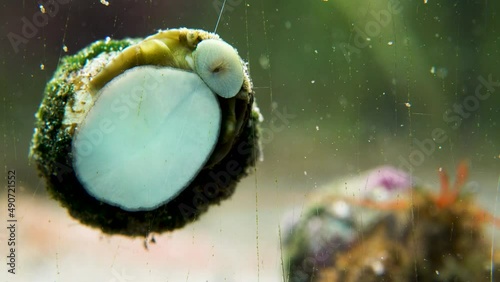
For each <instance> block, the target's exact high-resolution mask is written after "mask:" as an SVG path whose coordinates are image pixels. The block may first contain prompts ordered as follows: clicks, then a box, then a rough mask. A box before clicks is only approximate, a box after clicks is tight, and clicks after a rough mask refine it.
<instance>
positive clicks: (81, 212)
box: [30, 29, 261, 236]
mask: <svg viewBox="0 0 500 282" xmlns="http://www.w3.org/2000/svg"><path fill="white" fill-rule="evenodd" d="M171 31H172V33H169V34H170V35H172V34H173V35H175V36H179V42H181V43H177V42H176V44H181V45H182V42H183V40H185V38H184V39H183V37H182V36H185V37H189V36H191V37H192V36H193V34H194V35H202V36H200V38H201V39H200V38H198V39H196V38H194V39H195V40H194V41H193V42H195V43H193V45H192V47H189V46H188V48H187V49H186V50H188V51H184V52H189V50H191V52H192V51H193V50H195V48H196V44H197V43H198V42H200V41H202V40H203V38H205V37H207V38H208V37H210V38H215V39H216V40H220V39H218V36H216V35H213V34H210V33H206V32H204V31H200V30H188V29H179V30H171ZM162 32H163V33H165V32H168V30H167V31H162ZM160 33H161V32H160ZM160 33H159V34H160ZM155 36H156V37H157V36H158V35H154V36H152V37H155ZM175 36H174V38H175ZM204 36H205V37H204ZM146 39H147V38H146ZM146 39H145V40H137V39H127V40H120V41H115V40H106V41H97V42H95V43H93V44H91V45H90V46H88V47H86V48H84V49H83V50H81V51H80V52H78V53H77V54H75V55H73V56H68V57H65V58H63V59H62V62H61V64H60V66H59V67H58V69H57V70H56V72H55V74H54V77H53V79H52V80H51V81H50V82H49V83H48V84H47V86H46V89H45V96H44V99H43V101H42V103H41V105H40V108H39V110H38V112H37V114H36V118H37V122H36V127H35V132H34V136H33V141H32V146H31V151H30V156H31V158H32V159H33V160H34V161H35V162H36V164H37V167H38V169H39V172H40V174H41V176H43V177H44V178H45V179H46V181H47V189H48V191H49V192H50V194H51V195H52V197H53V198H55V199H56V200H58V201H60V202H61V204H62V205H63V206H65V207H66V208H67V209H68V211H69V213H70V214H71V215H72V216H73V217H74V218H76V219H78V220H79V221H81V222H82V223H84V224H87V225H90V226H93V227H97V228H100V229H101V230H102V231H103V232H104V233H109V234H124V235H128V236H147V235H148V234H149V233H152V232H163V231H168V230H173V229H176V228H180V227H182V226H184V225H185V224H186V223H188V222H191V221H193V220H196V219H197V218H198V217H199V216H200V214H202V213H203V212H205V211H207V209H208V207H209V206H210V205H212V204H217V203H219V202H220V201H221V200H223V199H227V198H228V197H230V196H231V195H232V193H233V192H234V190H235V187H236V184H237V182H238V181H239V180H240V179H241V178H242V177H244V176H245V175H247V173H248V172H249V171H250V170H249V168H250V167H252V166H253V165H254V164H255V161H256V158H257V157H258V155H259V152H260V149H259V142H258V135H259V133H258V123H259V121H260V120H261V116H260V113H259V111H258V108H257V107H256V104H255V102H254V95H253V91H252V88H251V81H250V78H249V76H248V73H247V70H246V65H245V64H242V66H243V68H244V82H243V84H242V86H241V90H240V91H239V94H238V95H236V97H233V98H230V99H226V98H223V97H220V96H216V100H217V101H218V103H219V105H220V110H221V119H222V121H221V124H220V127H221V130H220V136H219V137H218V141H217V144H215V148H213V150H212V154H211V155H210V156H208V157H207V161H206V163H205V164H204V165H203V166H202V167H200V168H199V172H197V174H196V175H195V177H194V178H193V179H191V180H190V181H189V183H187V184H188V185H187V187H184V188H183V189H182V190H181V191H179V193H178V194H177V195H176V196H175V197H174V198H172V199H168V200H167V201H166V202H164V203H161V204H160V205H158V206H152V207H150V208H148V209H141V208H140V207H139V208H136V209H130V210H127V209H123V208H120V206H117V205H114V204H110V203H109V202H106V201H103V200H98V199H96V198H95V197H93V196H92V195H91V194H90V193H89V192H88V191H87V189H86V188H85V187H84V185H82V181H81V179H79V178H78V175H77V173H75V167H74V166H75V158H76V157H77V156H75V151H74V144H73V142H74V140H75V135H76V134H78V130H79V126H80V125H81V124H82V122H83V121H84V120H85V118H86V116H87V114H88V113H89V111H90V110H91V109H92V107H93V106H94V103H95V100H96V99H99V98H98V97H99V95H100V93H104V92H103V91H104V90H102V91H101V89H98V90H97V91H95V92H93V90H92V89H91V87H90V84H91V81H92V79H93V78H95V77H96V76H97V75H99V74H101V73H103V72H102V71H103V69H105V68H107V67H108V66H109V65H110V64H113V63H115V64H116V59H117V58H119V56H120V54H123V52H124V50H127V48H128V49H130V48H135V47H136V46H139V45H140V44H141V42H144V41H146ZM169 40H170V41H168V42H167V43H168V44H170V42H171V40H172V39H171V38H169ZM169 46H170V47H171V49H173V48H174V47H176V46H177V45H169ZM189 48H191V49H189ZM156 66H157V67H169V68H171V67H177V68H178V67H179V66H175V65H174V66H171V65H169V64H168V63H167V64H160V65H156ZM133 67H135V66H132V67H130V68H126V69H122V70H121V71H120V72H119V73H118V74H114V75H115V76H116V77H118V76H120V75H122V73H123V72H124V71H126V70H127V69H131V68H133ZM181 70H182V71H191V72H192V71H193V70H191V69H189V64H188V63H186V64H184V65H183V67H182V68H181ZM112 80H113V78H112V77H111V78H110V79H108V81H112ZM108 81H107V82H106V83H108ZM106 83H104V85H103V86H105V85H106ZM101 88H102V87H101ZM214 95H215V94H214ZM242 97H244V99H242ZM194 114H196V113H194ZM117 145H118V144H117ZM179 154H182V152H181V151H179ZM137 177H141V175H139V174H138V175H137ZM166 185H168V181H167V184H166Z"/></svg>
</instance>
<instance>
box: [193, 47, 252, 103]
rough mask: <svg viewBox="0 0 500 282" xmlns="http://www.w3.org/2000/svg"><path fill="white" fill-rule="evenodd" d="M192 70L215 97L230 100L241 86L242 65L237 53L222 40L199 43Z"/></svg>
mask: <svg viewBox="0 0 500 282" xmlns="http://www.w3.org/2000/svg"><path fill="white" fill-rule="evenodd" d="M193 60H194V69H195V71H196V73H198V75H199V76H200V77H201V79H203V81H204V82H205V83H206V84H207V85H208V87H210V89H212V91H214V92H215V93H216V94H217V95H219V96H221V97H224V98H232V97H234V96H236V94H238V92H239V91H240V89H241V86H242V85H243V76H244V75H243V65H242V61H241V59H240V56H239V55H238V52H237V51H236V50H235V49H234V48H233V47H231V45H229V44H227V43H226V42H224V41H222V40H217V39H206V40H203V41H201V42H200V43H199V44H198V46H197V47H196V50H195V51H194V52H193Z"/></svg>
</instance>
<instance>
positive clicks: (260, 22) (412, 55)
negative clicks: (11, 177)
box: [0, 0, 500, 271]
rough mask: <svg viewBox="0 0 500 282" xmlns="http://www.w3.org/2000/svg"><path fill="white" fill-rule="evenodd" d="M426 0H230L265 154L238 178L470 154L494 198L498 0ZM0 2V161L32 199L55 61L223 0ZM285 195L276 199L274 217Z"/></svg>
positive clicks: (201, 14)
mask: <svg viewBox="0 0 500 282" xmlns="http://www.w3.org/2000/svg"><path fill="white" fill-rule="evenodd" d="M68 2H69V3H68ZM424 2H426V1H423V0H420V1H409V0H400V1H385V0H384V1H379V0H377V1H360V0H354V1H347V0H342V1H331V0H330V1H326V0H325V1H321V0H317V1H236V0H235V1H228V3H227V4H226V7H225V11H224V14H223V16H222V18H221V21H220V24H219V26H218V30H217V33H218V34H219V35H220V36H221V37H222V38H223V39H224V40H225V41H227V42H228V43H230V44H231V45H233V46H234V47H235V48H237V49H238V51H239V53H240V55H241V56H242V57H243V58H244V59H245V60H248V62H249V65H250V74H251V77H252V79H253V83H254V87H255V90H256V97H257V102H258V105H259V107H260V109H261V112H262V114H263V115H264V118H265V120H264V123H263V128H264V136H263V140H262V142H263V145H264V161H263V162H261V163H259V165H258V167H257V173H256V174H255V175H254V176H252V177H251V178H249V179H247V180H246V182H244V184H243V187H248V188H250V189H251V188H252V187H254V186H256V188H255V190H256V191H259V193H261V194H259V195H261V196H263V195H264V196H265V195H266V193H269V194H270V195H278V194H287V195H291V194H293V195H304V196H305V195H306V194H307V193H308V191H310V190H311V189H314V187H318V186H321V185H323V184H325V183H327V182H329V181H331V180H334V179H336V178H338V177H340V176H342V175H351V174H356V173H359V172H360V171H363V170H366V169H369V168H372V167H374V166H377V165H381V164H389V165H393V166H396V167H400V168H402V169H404V170H407V171H408V170H411V171H412V172H413V175H414V176H415V177H416V178H419V179H422V180H423V181H425V182H428V183H431V184H433V186H435V187H437V186H438V184H437V182H438V179H437V173H436V171H437V169H438V168H439V167H445V168H447V169H448V170H449V171H454V169H455V167H456V165H457V164H458V162H459V161H460V160H463V159H466V160H468V161H469V163H470V167H471V176H470V181H471V182H470V183H469V184H468V187H469V188H470V189H473V190H474V191H478V192H479V194H480V195H479V197H480V199H481V200H482V201H483V202H484V203H485V205H486V206H487V207H488V209H493V208H494V205H495V192H496V186H497V181H498V176H499V174H500V94H499V93H500V69H499V68H498V65H499V63H500V53H499V47H498V46H499V44H500V42H499V40H500V30H499V29H500V18H499V16H498V11H499V9H500V7H499V5H500V4H499V3H498V2H496V1H444V2H443V1H433V0H429V1H427V3H424ZM1 5H2V9H1V12H0V13H1V15H2V17H1V18H2V21H3V24H2V27H1V35H2V38H3V40H2V41H1V43H0V54H1V57H0V73H1V74H2V75H1V76H0V85H1V87H2V91H1V93H0V96H1V97H0V116H1V120H0V133H1V136H2V149H1V152H2V161H1V163H2V166H3V167H5V168H6V169H15V170H16V171H17V172H18V174H19V175H20V176H19V177H18V181H19V183H20V185H22V187H23V189H25V190H24V191H26V194H27V195H29V196H32V197H35V198H37V197H42V198H43V195H44V193H45V192H44V184H43V182H42V181H41V180H40V179H39V178H38V176H37V172H36V170H35V168H34V166H33V165H30V163H29V161H28V148H29V144H30V141H31V136H32V134H33V125H34V121H35V120H34V116H33V115H34V113H35V112H36V110H37V108H38V106H39V103H40V101H41V99H42V93H43V89H44V87H45V84H46V83H47V81H48V80H49V79H50V78H51V77H52V74H53V72H54V70H55V69H56V66H57V64H58V62H59V60H60V58H61V57H62V56H64V55H66V54H74V53H76V52H77V51H78V50H80V49H81V48H83V47H85V46H87V45H88V44H90V43H92V42H94V41H96V40H99V39H103V38H106V37H107V36H110V37H112V38H115V39H121V38H125V37H144V36H147V35H150V34H153V33H155V32H156V31H157V30H158V29H164V28H176V27H184V26H185V27H190V28H202V29H205V30H208V31H212V30H213V29H214V27H215V23H216V20H217V17H218V14H219V11H220V10H219V8H220V5H219V2H218V1H214V2H212V1H205V2H200V1H183V2H175V1H162V2H155V1H123V2H118V1H116V2H110V5H109V6H105V5H103V4H101V3H100V2H88V3H87V2H82V1H62V0H61V1H58V5H57V9H55V8H51V9H54V10H51V11H52V14H46V15H48V16H47V19H48V20H47V22H44V21H42V20H43V18H40V19H37V18H36V17H35V18H34V16H35V15H36V14H37V13H40V8H39V6H38V4H35V3H34V2H20V3H2V4H1ZM46 6H47V7H48V6H49V5H46ZM47 9H49V8H47ZM37 20H38V21H39V22H38V23H37V24H36V25H35V22H34V21H37ZM26 21H29V22H30V23H33V25H34V28H32V29H30V28H29V27H26ZM12 34H15V35H12ZM16 36H18V37H16ZM13 42H14V43H13ZM237 190H238V189H237ZM245 193H248V191H245ZM250 194H252V193H250ZM1 197H2V198H3V197H4V195H3V194H2V196H1ZM294 199H295V200H296V202H300V200H298V201H297V199H296V198H294ZM229 201H232V200H229ZM251 201H252V203H253V201H254V200H253V199H252V200H251ZM53 204H54V205H56V204H55V203H53ZM286 206H287V203H280V205H279V207H278V208H277V209H271V210H272V211H273V212H275V213H276V215H274V216H275V217H274V218H273V219H276V218H279V214H280V211H281V210H284V209H285V207H286ZM232 207H234V208H235V209H237V208H238V205H234V206H232ZM252 208H253V209H254V210H255V209H257V210H258V205H257V207H256V206H255V205H254V206H252ZM60 212H61V213H64V212H65V211H64V210H62V209H60ZM257 213H258V211H257ZM259 218H260V219H259V220H261V221H263V222H265V221H266V220H268V219H266V214H260V217H259ZM271 221H272V222H275V221H273V220H271ZM265 226H268V225H265ZM269 226H271V227H274V226H273V225H272V224H269ZM271 227H270V228H271ZM251 229H252V230H251V232H254V229H255V226H251ZM263 232H264V231H263ZM264 234H265V233H264ZM272 240H274V239H269V242H272ZM272 243H276V242H272ZM270 244H271V243H270ZM276 269H279V268H276ZM262 271H263V270H262Z"/></svg>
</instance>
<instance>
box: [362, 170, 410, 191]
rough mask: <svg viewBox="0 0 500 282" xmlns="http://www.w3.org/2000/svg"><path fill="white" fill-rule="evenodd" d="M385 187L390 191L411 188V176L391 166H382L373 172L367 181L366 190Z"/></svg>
mask: <svg viewBox="0 0 500 282" xmlns="http://www.w3.org/2000/svg"><path fill="white" fill-rule="evenodd" d="M376 187H383V188H385V189H387V190H389V191H394V190H402V189H407V188H410V187H411V180H410V175H409V174H407V173H406V172H404V171H402V170H399V169H396V168H394V167H391V166H382V167H379V168H376V169H374V170H372V171H371V172H370V173H369V175H368V178H367V180H366V188H368V189H372V188H376Z"/></svg>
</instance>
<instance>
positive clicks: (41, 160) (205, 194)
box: [30, 28, 262, 236]
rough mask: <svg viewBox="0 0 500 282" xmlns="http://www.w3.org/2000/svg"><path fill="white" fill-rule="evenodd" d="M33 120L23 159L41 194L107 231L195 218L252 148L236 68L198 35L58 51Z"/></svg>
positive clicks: (216, 41) (245, 167)
mask: <svg viewBox="0 0 500 282" xmlns="http://www.w3.org/2000/svg"><path fill="white" fill-rule="evenodd" d="M36 119H37V121H36V126H35V130H34V135H33V140H32V144H31V148H30V157H31V159H32V160H33V161H34V162H35V163H36V165H37V168H38V170H39V172H40V174H41V176H42V177H43V178H45V179H46V182H47V189H48V191H49V193H50V194H51V195H52V197H53V198H55V199H56V200H58V201H59V202H61V204H62V205H63V206H64V207H66V208H67V209H68V211H69V213H70V215H71V216H73V217H74V218H76V219H78V220H79V221H80V222H82V223H84V224H87V225H90V226H93V227H97V228H99V229H101V230H102V231H103V232H104V233H108V234H123V235H128V236H148V235H149V234H150V233H161V232H164V231H170V230H174V229H176V228H180V227H182V226H184V225H185V224H186V223H188V222H191V221H193V220H196V219H197V218H198V217H199V216H200V215H201V214H202V213H204V212H206V211H207V209H208V207H209V206H210V205H212V204H217V203H219V202H220V201H221V200H223V199H226V198H228V197H230V196H231V194H232V193H233V192H234V190H235V187H236V184H237V182H238V181H239V180H240V179H241V178H242V177H244V176H245V175H247V174H248V173H249V172H250V168H251V167H252V166H254V165H255V161H256V160H257V159H258V157H259V155H260V144H259V141H258V137H259V131H258V124H259V122H260V121H261V120H262V116H261V115H260V112H259V110H258V107H257V105H256V103H255V97H254V92H253V90H252V83H251V80H250V77H249V74H248V68H247V65H246V63H245V62H244V61H243V60H242V59H241V58H240V56H239V55H238V53H237V51H236V49H234V48H233V47H232V46H231V45H229V44H228V43H226V42H225V41H223V40H222V39H220V38H219V36H218V35H216V34H214V33H209V32H206V31H203V30H195V29H187V28H181V29H168V30H162V31H159V32H158V33H157V34H154V35H151V36H149V37H146V38H145V39H142V40H141V39H125V40H111V39H109V38H108V39H106V40H104V41H97V42H95V43H93V44H91V45H90V46H88V47H86V48H84V49H83V50H81V51H80V52H78V53H77V54H75V55H73V56H68V57H65V58H64V59H63V60H62V63H61V65H60V66H59V67H58V69H57V70H56V72H55V74H54V77H53V78H52V80H51V81H49V82H48V84H47V86H46V89H45V96H44V98H43V101H42V103H41V105H40V108H39V110H38V112H37V113H36Z"/></svg>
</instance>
